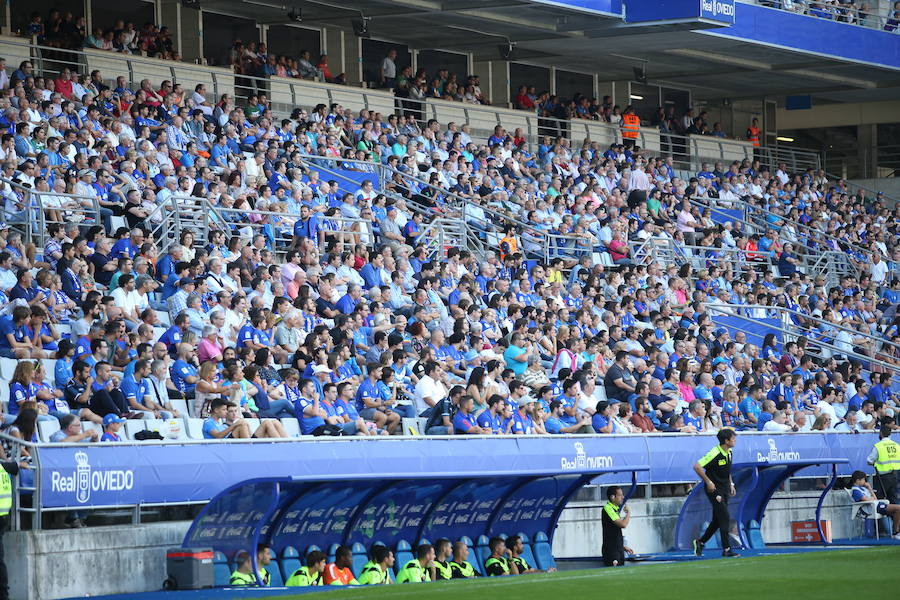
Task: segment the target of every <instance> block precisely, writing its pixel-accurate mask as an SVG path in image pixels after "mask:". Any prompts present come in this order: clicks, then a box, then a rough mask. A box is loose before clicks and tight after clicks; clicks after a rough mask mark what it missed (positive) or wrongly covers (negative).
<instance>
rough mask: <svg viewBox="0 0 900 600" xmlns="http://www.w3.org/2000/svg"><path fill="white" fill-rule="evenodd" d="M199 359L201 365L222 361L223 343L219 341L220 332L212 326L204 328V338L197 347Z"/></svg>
mask: <svg viewBox="0 0 900 600" xmlns="http://www.w3.org/2000/svg"><path fill="white" fill-rule="evenodd" d="M197 358H198V359H199V360H200V362H201V363H204V362H206V361H208V360H211V361H213V362H219V361H221V360H222V343H221V341H220V339H219V330H218V329H216V328H215V327H213V326H212V325H207V326H205V327H204V328H203V337H202V338H201V339H200V343H199V344H198V345H197Z"/></svg>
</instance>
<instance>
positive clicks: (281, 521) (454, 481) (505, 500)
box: [183, 465, 650, 572]
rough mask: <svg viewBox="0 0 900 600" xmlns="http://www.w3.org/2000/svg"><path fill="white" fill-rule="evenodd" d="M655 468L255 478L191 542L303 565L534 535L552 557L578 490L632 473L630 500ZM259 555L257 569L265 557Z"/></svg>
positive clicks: (195, 526)
mask: <svg viewBox="0 0 900 600" xmlns="http://www.w3.org/2000/svg"><path fill="white" fill-rule="evenodd" d="M649 469H650V468H649V466H646V465H639V466H631V467H626V466H623V467H607V468H595V469H582V470H579V471H565V472H548V471H533V472H528V471H525V472H522V471H519V472H512V471H507V472H504V471H497V472H490V471H488V472H483V473H475V474H471V475H465V476H449V475H438V474H436V475H433V476H430V475H415V476H412V475H403V474H395V475H381V474H369V475H353V476H340V475H337V476H332V477H328V476H326V477H291V478H287V477H282V478H277V477H275V478H260V479H249V480H247V481H243V482H241V483H238V484H236V485H234V486H232V487H230V488H228V489H226V490H225V491H223V492H222V493H220V494H218V495H217V496H216V497H215V498H213V499H212V500H211V501H210V502H209V504H208V505H207V506H206V507H205V508H204V509H203V510H202V511H201V512H200V514H199V515H197V517H196V518H195V519H194V522H193V523H192V524H191V527H190V529H189V530H188V532H187V535H186V536H185V538H184V543H183V546H184V547H185V548H198V547H204V548H206V547H212V548H213V549H214V550H215V551H216V552H221V553H222V554H224V555H225V556H226V557H228V558H231V557H233V556H234V554H235V553H236V552H238V551H239V550H250V549H251V548H256V546H257V544H259V543H265V544H268V545H269V546H270V547H271V548H272V550H273V551H274V554H275V555H276V556H279V557H281V556H283V555H284V554H285V553H284V550H285V549H286V548H291V551H290V554H292V555H293V554H294V552H295V551H299V557H300V558H301V560H302V557H303V556H304V555H305V554H306V552H307V551H308V550H310V549H322V550H331V551H330V552H329V554H332V553H333V550H334V548H335V547H336V546H337V545H338V544H340V545H347V546H352V547H354V555H356V554H357V553H358V549H360V550H361V549H368V548H370V547H371V546H372V545H373V544H378V543H380V544H384V545H385V546H388V547H389V548H393V549H395V551H396V549H397V548H398V547H399V548H404V549H409V548H414V547H415V545H416V544H418V543H419V542H420V541H422V540H426V539H427V540H431V541H435V540H437V539H439V538H448V539H450V540H453V541H456V540H460V539H468V540H477V539H478V538H479V537H481V536H486V537H488V538H489V537H491V536H496V535H514V534H525V535H526V536H528V538H529V539H531V540H535V541H538V540H543V543H544V544H546V546H545V547H544V548H542V549H541V552H543V553H545V555H546V556H547V557H549V560H551V561H552V555H550V547H551V545H552V541H553V532H554V530H555V529H556V524H557V522H558V520H559V516H560V514H561V512H562V510H563V508H564V507H565V505H566V503H567V502H568V501H569V499H570V498H571V497H572V496H573V494H575V492H577V491H578V490H579V489H581V488H582V487H583V486H584V485H585V484H588V483H590V482H592V481H593V480H595V479H597V478H602V476H604V475H609V474H616V473H618V474H627V473H630V474H631V488H630V489H629V490H628V491H627V494H626V495H627V496H630V495H631V494H632V493H633V492H634V490H635V488H636V487H637V475H638V473H639V472H646V471H649ZM537 546H538V544H535V547H537ZM313 547H314V548H313ZM363 552H364V551H363ZM250 554H251V556H252V558H253V561H254V565H253V572H256V571H257V565H256V564H255V561H256V553H255V552H250ZM535 554H538V552H537V551H536V552H535ZM538 562H540V559H539V560H538ZM297 566H299V564H298V565H297Z"/></svg>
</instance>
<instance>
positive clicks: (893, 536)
mask: <svg viewBox="0 0 900 600" xmlns="http://www.w3.org/2000/svg"><path fill="white" fill-rule="evenodd" d="M891 539H895V540H900V532H897V533H895V534H894V535H892V536H891Z"/></svg>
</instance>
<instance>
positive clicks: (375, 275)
mask: <svg viewBox="0 0 900 600" xmlns="http://www.w3.org/2000/svg"><path fill="white" fill-rule="evenodd" d="M383 266H384V257H383V256H381V253H380V252H376V251H375V250H372V251H370V252H369V262H367V263H366V264H364V265H363V266H362V268H361V269H360V270H359V274H360V275H361V276H362V278H363V281H365V284H364V287H365V288H366V289H367V290H371V289H372V288H373V287H378V288H380V287H381V286H383V285H385V283H384V281H382V279H381V268H382V267H383Z"/></svg>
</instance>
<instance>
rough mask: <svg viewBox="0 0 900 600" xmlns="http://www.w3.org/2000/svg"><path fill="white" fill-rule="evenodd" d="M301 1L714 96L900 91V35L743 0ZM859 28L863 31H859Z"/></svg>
mask: <svg viewBox="0 0 900 600" xmlns="http://www.w3.org/2000/svg"><path fill="white" fill-rule="evenodd" d="M625 3H626V7H627V4H628V2H627V0H626V2H625ZM293 4H294V3H291V2H287V0H282V1H279V0H204V2H203V6H204V9H209V10H213V11H215V10H222V11H227V12H229V13H231V14H235V15H238V16H244V17H247V18H252V19H255V20H257V21H259V22H278V20H279V19H282V20H283V19H284V17H285V15H286V11H287V10H288V9H289V8H290V7H291V6H292V5H293ZM296 4H299V5H300V6H301V8H302V13H303V24H307V25H313V26H326V25H327V26H335V27H341V28H345V29H349V28H350V27H351V22H352V20H354V19H359V18H360V17H362V16H365V17H366V18H368V19H369V28H370V34H371V35H372V37H373V38H377V39H383V40H390V41H395V42H398V43H403V44H406V45H408V46H410V47H412V48H417V49H426V48H428V49H440V50H447V51H458V52H472V53H474V55H475V58H476V60H487V59H497V60H499V59H500V58H501V56H500V52H499V49H498V46H500V45H505V44H507V43H508V42H512V43H513V44H514V46H515V50H514V53H513V56H512V58H511V60H513V61H515V62H524V63H528V64H534V65H539V66H547V67H550V66H554V67H556V68H559V69H564V70H569V71H575V72H583V73H598V72H599V77H600V80H601V81H629V80H632V79H633V78H634V69H635V68H639V69H640V68H643V69H644V70H645V73H646V76H647V78H648V80H649V81H650V82H651V83H658V84H661V85H670V86H674V87H681V88H688V89H691V90H693V91H694V93H695V94H696V95H698V96H700V97H703V98H709V99H714V98H731V99H740V98H745V97H746V98H760V97H762V96H783V95H790V94H813V95H814V96H816V97H817V98H819V99H825V100H831V101H849V100H855V101H858V100H859V99H860V92H864V96H863V98H864V99H865V100H888V99H893V98H900V60H894V57H895V56H897V57H900V51H894V52H891V51H890V46H891V45H894V46H900V38H898V36H891V34H888V33H886V32H879V31H874V30H868V29H864V28H861V27H856V26H852V25H847V24H843V23H834V22H830V21H822V20H820V19H813V18H812V17H806V16H802V15H793V14H791V13H785V12H783V11H774V10H773V9H768V8H765V7H761V6H756V5H750V4H743V3H740V2H737V3H735V5H734V6H735V10H736V11H737V16H736V17H735V24H734V25H733V26H732V25H730V24H727V23H719V22H716V21H714V20H710V19H704V18H700V16H699V15H698V16H697V17H695V18H684V19H675V18H672V19H665V20H659V21H654V20H652V19H650V20H646V19H645V20H643V21H642V22H637V23H633V22H628V21H629V20H628V19H626V18H624V17H623V14H624V13H625V12H627V10H626V9H625V8H623V7H622V6H621V2H618V1H617V0H557V1H555V2H551V1H550V0H340V1H338V0H304V1H303V2H299V3H296ZM645 4H648V5H653V6H654V7H655V6H657V3H646V2H645ZM667 4H671V3H667ZM607 5H610V6H607ZM662 5H663V4H662V3H659V6H662ZM691 5H692V6H693V4H691ZM635 6H638V3H637V2H635ZM584 7H591V8H590V9H588V8H584ZM598 7H599V8H598ZM603 7H606V8H608V9H609V10H602V8H603ZM616 9H618V12H617V11H616ZM750 11H752V14H751V12H750ZM761 11H765V12H761ZM765 19H775V20H776V21H775V23H787V25H786V26H785V27H788V26H790V27H792V28H787V29H785V30H784V31H781V32H778V34H777V36H778V40H779V41H780V40H782V38H783V39H784V42H785V43H776V41H773V40H772V39H766V37H765V36H766V34H765V32H766V31H769V30H770V29H772V27H771V26H769V24H767V23H766V22H765V21H764V20H765ZM790 19H800V21H796V22H790ZM282 22H284V21H282ZM823 24H824V25H823ZM801 25H802V26H807V27H810V28H812V31H813V34H812V35H810V36H807V37H814V36H815V34H816V33H817V32H818V30H817V29H815V28H816V27H831V28H834V27H837V28H839V29H840V30H839V31H837V33H838V34H841V37H839V38H834V37H833V36H832V33H831V32H829V31H822V32H821V34H822V35H821V37H823V38H831V39H830V40H829V41H828V44H827V45H826V46H827V47H822V43H821V41H819V40H811V41H810V42H809V43H808V44H807V45H806V46H804V45H803V44H802V43H800V42H798V43H797V44H796V47H790V42H791V40H793V39H801V40H802V39H803V37H804V36H802V35H798V31H799V29H798V28H799V26H801ZM754 28H755V29H754ZM756 30H759V31H756ZM773 35H775V34H773ZM854 35H856V36H861V37H860V38H859V40H856V41H854V40H853V39H851V38H852V37H853V36H854ZM880 36H887V37H885V38H884V39H881V38H880ZM754 37H758V38H759V39H753V38H754ZM869 38H871V40H869ZM841 40H844V42H843V46H846V51H844V50H843V49H841V50H840V51H837V52H836V54H837V55H832V54H830V53H829V51H828V49H832V48H835V47H839V48H840V47H841V46H842V43H841ZM869 42H871V43H870V45H871V46H872V47H873V48H875V47H877V48H880V50H878V52H877V53H875V54H873V55H874V56H877V57H878V61H881V60H884V62H883V63H882V62H878V61H875V62H873V61H867V60H864V58H865V55H863V54H858V53H856V50H857V49H859V48H862V47H864V46H866V45H867V44H869ZM842 53H843V54H846V56H843V55H842Z"/></svg>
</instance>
